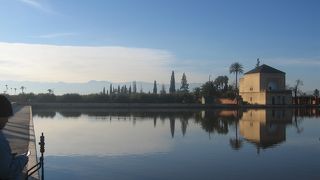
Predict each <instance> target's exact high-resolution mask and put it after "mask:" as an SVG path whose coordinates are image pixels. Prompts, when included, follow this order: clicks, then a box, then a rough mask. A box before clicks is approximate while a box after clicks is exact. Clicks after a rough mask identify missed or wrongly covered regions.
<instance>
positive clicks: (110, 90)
mask: <svg viewBox="0 0 320 180" xmlns="http://www.w3.org/2000/svg"><path fill="white" fill-rule="evenodd" d="M109 92H110V94H112V84H110V89H109Z"/></svg>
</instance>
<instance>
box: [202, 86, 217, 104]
mask: <svg viewBox="0 0 320 180" xmlns="http://www.w3.org/2000/svg"><path fill="white" fill-rule="evenodd" d="M216 94H217V89H216V86H215V85H214V83H213V82H212V81H208V82H206V83H205V84H203V85H202V86H201V95H202V96H203V97H205V98H206V102H208V103H212V102H213V100H214V97H215V96H216Z"/></svg>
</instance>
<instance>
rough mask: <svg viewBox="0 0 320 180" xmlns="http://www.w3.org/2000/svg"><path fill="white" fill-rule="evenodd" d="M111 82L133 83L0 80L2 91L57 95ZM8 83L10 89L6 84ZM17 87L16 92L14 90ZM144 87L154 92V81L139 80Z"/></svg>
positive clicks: (93, 89) (82, 91) (98, 87)
mask: <svg viewBox="0 0 320 180" xmlns="http://www.w3.org/2000/svg"><path fill="white" fill-rule="evenodd" d="M110 84H112V85H113V86H114V87H115V88H117V87H118V85H120V86H123V85H126V86H127V87H128V88H129V86H130V85H132V82H123V83H114V82H110V81H95V80H92V81H88V82H84V83H67V82H36V81H0V92H1V93H2V92H4V91H7V93H8V94H15V93H16V94H18V93H20V92H21V89H20V87H21V86H24V87H26V89H25V90H24V92H26V93H29V92H33V93H36V94H38V93H47V92H48V89H53V91H54V93H55V94H57V95H61V94H66V93H79V94H91V93H100V92H102V89H103V88H104V87H105V88H106V91H107V90H109V87H110ZM5 85H8V90H7V89H6V86H5ZM201 85H202V83H190V84H189V89H190V90H193V89H194V88H196V87H200V86H201ZM161 86H162V84H158V92H159V91H160V89H161ZM165 87H166V91H167V92H168V89H169V84H165ZM179 87H180V83H176V88H177V89H178V88H179ZM14 88H16V89H17V90H16V92H15V90H14ZM141 88H142V90H143V92H146V93H147V92H149V91H150V92H152V90H153V82H152V83H151V82H143V81H137V91H138V92H140V89H141Z"/></svg>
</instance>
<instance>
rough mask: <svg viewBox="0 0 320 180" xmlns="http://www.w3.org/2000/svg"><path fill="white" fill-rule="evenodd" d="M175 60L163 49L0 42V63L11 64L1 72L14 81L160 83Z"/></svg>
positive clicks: (3, 67) (0, 69) (0, 70)
mask: <svg viewBox="0 0 320 180" xmlns="http://www.w3.org/2000/svg"><path fill="white" fill-rule="evenodd" d="M174 58H175V57H174V55H173V54H172V53H171V52H169V51H166V50H161V49H149V48H131V47H121V46H101V47H95V46H57V45H44V44H23V43H1V42H0V60H1V59H2V60H6V61H10V62H11V64H10V65H2V66H0V72H2V74H3V75H5V76H2V77H6V79H12V80H32V81H48V82H55V81H65V82H86V81H89V80H111V81H118V82H121V81H133V80H144V81H150V82H151V81H153V80H155V79H156V80H160V81H161V80H166V79H167V76H169V75H170V70H171V68H170V65H171V64H172V62H173V60H174ZM10 77H12V78H10ZM17 77H21V78H17Z"/></svg>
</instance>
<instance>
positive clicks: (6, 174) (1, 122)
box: [0, 95, 29, 180]
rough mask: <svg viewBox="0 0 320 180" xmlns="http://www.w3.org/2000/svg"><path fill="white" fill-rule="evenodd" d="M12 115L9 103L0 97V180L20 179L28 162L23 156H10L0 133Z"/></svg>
mask: <svg viewBox="0 0 320 180" xmlns="http://www.w3.org/2000/svg"><path fill="white" fill-rule="evenodd" d="M12 115H13V111H12V106H11V103H10V101H9V100H8V99H7V98H6V97H5V96H2V95H0V180H7V179H22V177H23V174H22V171H23V169H24V167H25V166H26V164H27V163H28V160H29V158H28V156H27V155H25V154H22V155H17V156H15V155H14V154H12V151H11V148H10V146H9V142H8V140H7V139H6V137H5V136H4V134H3V132H2V131H3V128H4V127H5V125H6V123H7V122H8V119H9V117H10V116H12Z"/></svg>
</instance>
